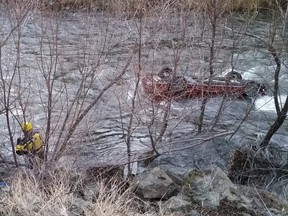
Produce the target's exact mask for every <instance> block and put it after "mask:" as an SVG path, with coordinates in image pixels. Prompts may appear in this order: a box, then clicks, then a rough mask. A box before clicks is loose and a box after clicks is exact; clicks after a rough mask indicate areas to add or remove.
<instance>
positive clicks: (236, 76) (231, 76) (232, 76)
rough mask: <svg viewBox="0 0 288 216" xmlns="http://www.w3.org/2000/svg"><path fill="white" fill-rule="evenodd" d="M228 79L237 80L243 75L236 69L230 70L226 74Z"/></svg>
mask: <svg viewBox="0 0 288 216" xmlns="http://www.w3.org/2000/svg"><path fill="white" fill-rule="evenodd" d="M225 78H226V80H228V81H230V80H236V81H239V80H242V79H243V78H242V75H241V74H240V73H238V72H235V71H231V72H229V73H228V74H226V76H225Z"/></svg>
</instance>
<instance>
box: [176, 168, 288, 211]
mask: <svg viewBox="0 0 288 216" xmlns="http://www.w3.org/2000/svg"><path fill="white" fill-rule="evenodd" d="M181 192H182V195H183V198H184V199H185V200H187V201H188V202H191V203H192V204H193V203H194V204H196V205H199V206H201V207H202V208H203V209H205V211H208V212H211V211H212V212H214V213H216V212H217V213H219V214H220V215H222V214H226V215H227V214H229V212H230V213H231V212H233V213H235V212H236V213H237V214H238V213H239V214H240V213H241V214H242V215H255V216H256V215H266V214H270V215H277V216H278V215H279V216H280V215H288V214H287V212H288V204H287V203H285V202H284V201H281V200H280V199H279V198H278V197H277V196H276V195H275V194H272V193H270V192H268V191H263V190H262V191H261V190H257V189H256V188H254V187H248V186H242V185H236V184H233V183H232V182H231V181H230V179H229V178H228V177H227V175H226V174H225V173H224V172H223V171H222V170H221V169H220V168H219V167H216V166H210V167H208V168H207V169H205V170H202V171H201V170H197V169H193V170H191V171H189V172H188V173H187V175H186V179H185V180H184V185H183V189H182V191H181Z"/></svg>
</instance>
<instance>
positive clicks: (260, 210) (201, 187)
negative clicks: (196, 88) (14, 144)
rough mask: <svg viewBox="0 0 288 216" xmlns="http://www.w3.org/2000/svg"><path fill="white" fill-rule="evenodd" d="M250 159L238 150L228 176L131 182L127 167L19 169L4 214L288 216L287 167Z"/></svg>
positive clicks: (192, 173) (149, 174) (196, 173)
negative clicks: (277, 186)
mask: <svg viewBox="0 0 288 216" xmlns="http://www.w3.org/2000/svg"><path fill="white" fill-rule="evenodd" d="M246 153H247V152H246ZM270 153H271V152H270ZM244 154H245V151H242V150H237V151H235V154H234V155H233V157H232V158H231V160H230V162H229V163H230V166H229V167H227V171H223V170H222V169H221V168H219V167H218V166H216V165H215V164H211V165H209V166H207V167H205V168H201V169H200V168H196V167H188V168H186V169H185V170H184V172H183V174H179V173H175V172H173V171H172V170H171V169H169V168H167V167H166V168H164V167H161V166H154V167H153V168H152V167H151V166H149V167H145V168H144V167H142V169H141V172H138V173H137V174H136V175H135V176H130V177H129V178H127V176H125V172H124V170H125V169H124V168H123V167H122V166H109V167H91V168H89V169H87V170H85V171H83V172H81V173H76V172H75V171H71V170H70V171H69V170H66V169H64V168H58V169H54V170H53V171H51V170H52V169H49V170H50V171H47V170H46V171H45V172H41V171H40V170H33V171H32V170H27V169H25V168H23V169H14V170H13V175H11V176H10V178H5V179H3V180H5V184H6V185H4V184H2V185H1V192H0V206H1V208H0V209H1V211H2V212H1V215H13V216H14V215H23V216H24V215H25V216H26V215H27V216H28V215H49V216H51V215H69V216H76V215H85V216H86V215H88V216H89V215H91V216H92V215H97V216H130V215H139V216H144V215H145V216H152V215H167V216H172V215H173V216H174V215H175V216H198V215H199V216H200V215H202V216H214V215H219V216H234V215H235V216H236V215H237V216H238V215H239V216H240V215H243V216H244V215H245V216H248V215H251V216H259V215H261V216H262V215H263V216H265V215H267V216H268V215H269V216H271V215H273V216H283V215H288V203H287V201H286V200H285V199H284V198H283V195H284V196H286V192H285V191H286V188H287V186H288V184H287V180H286V177H285V172H286V168H285V166H282V167H280V168H279V167H278V168H277V167H276V160H274V162H273V161H272V160H270V166H267V164H265V162H264V161H265V160H266V159H263V155H261V156H259V157H256V156H254V157H252V156H248V154H246V156H244ZM261 158H262V159H261ZM251 159H253V160H254V163H253V165H252V162H251ZM245 163H246V165H245ZM247 164H249V165H247ZM272 165H273V166H274V167H272ZM139 168H140V167H138V170H139ZM252 168H253V169H252ZM264 169H265V170H264ZM269 171H270V173H274V174H275V175H274V177H273V176H270V177H269V175H267V173H269ZM265 172H266V175H265ZM276 172H278V174H277V175H276ZM3 173H4V172H2V174H3ZM6 174H7V173H6ZM276 176H277V177H276ZM276 178H277V179H276ZM259 179H262V182H263V179H266V180H267V179H268V180H269V181H270V182H269V183H270V184H272V185H273V184H279V182H280V181H281V182H282V189H283V191H282V192H281V193H279V194H277V193H276V192H277V191H273V190H267V189H266V188H269V185H268V184H266V185H261V184H260V183H261V181H260V180H259ZM280 179H281V180H280ZM241 180H243V181H241ZM244 180H246V181H244ZM284 182H285V184H284ZM265 187H266V188H265ZM279 195H280V196H279Z"/></svg>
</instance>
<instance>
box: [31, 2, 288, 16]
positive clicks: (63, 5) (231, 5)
mask: <svg viewBox="0 0 288 216" xmlns="http://www.w3.org/2000/svg"><path fill="white" fill-rule="evenodd" d="M31 1H34V0H31ZM212 2H213V0H56V1H51V0H45V1H43V2H42V3H44V5H45V6H46V7H47V6H52V7H53V8H58V9H73V8H83V7H84V8H97V9H99V10H108V11H110V12H114V13H116V12H117V13H119V12H126V13H128V12H129V13H131V12H135V11H138V10H139V9H141V10H144V11H145V12H148V11H150V10H154V9H155V8H161V7H162V8H163V7H171V8H173V9H175V8H178V9H181V10H183V9H184V10H191V9H197V10H199V9H200V10H207V8H208V7H209V5H211V4H212ZM273 2H274V1H272V0H217V1H216V4H217V5H218V7H219V8H222V9H223V10H224V11H239V10H245V11H249V10H255V9H260V8H269V7H270V6H271V4H273ZM279 2H280V3H283V4H284V3H285V0H279Z"/></svg>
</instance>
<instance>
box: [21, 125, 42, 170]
mask: <svg viewBox="0 0 288 216" xmlns="http://www.w3.org/2000/svg"><path fill="white" fill-rule="evenodd" d="M21 128H22V131H23V133H24V138H18V139H17V145H16V154H18V155H25V156H27V157H28V164H27V166H28V168H30V169H32V168H33V167H34V165H40V163H41V162H43V161H44V147H43V141H42V138H41V135H40V133H39V132H37V131H34V129H33V125H32V123H31V122H24V123H23V124H22V125H21Z"/></svg>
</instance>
